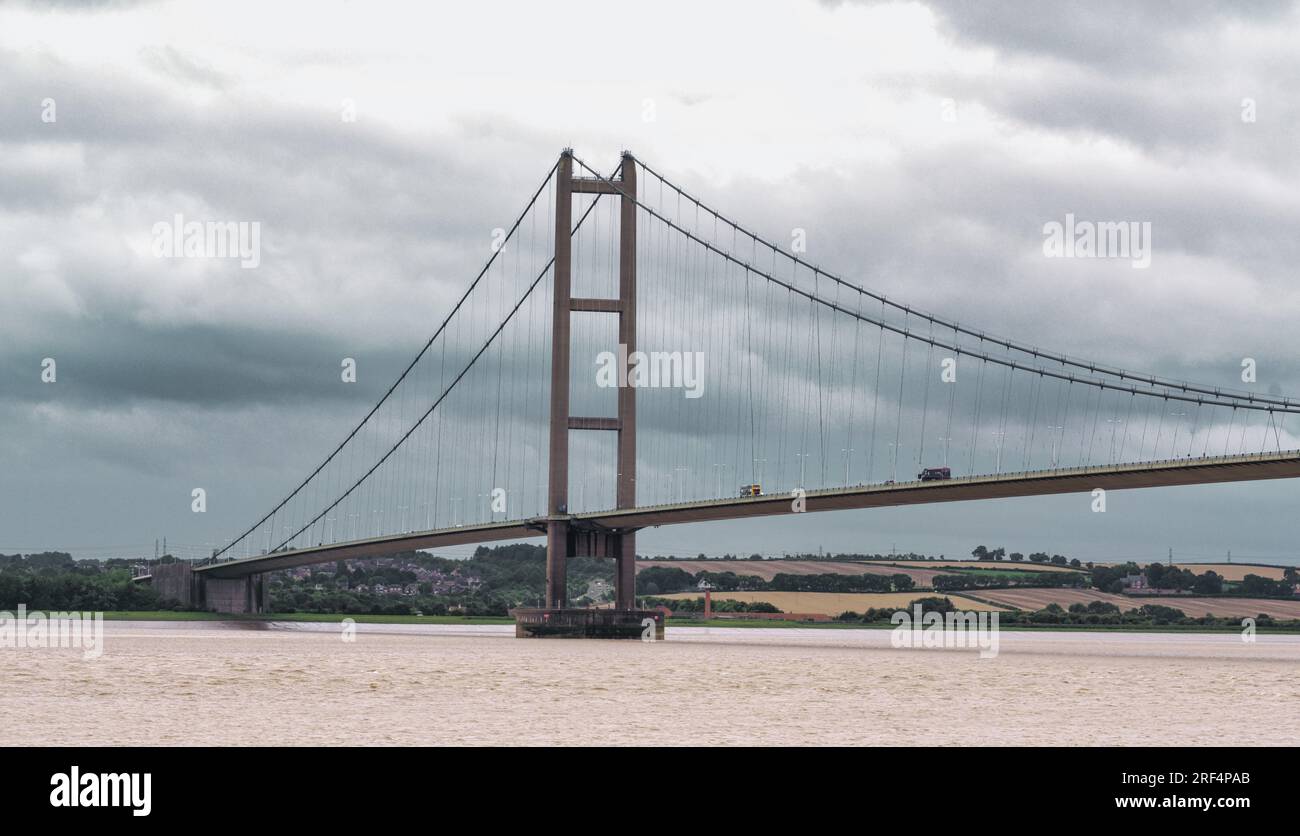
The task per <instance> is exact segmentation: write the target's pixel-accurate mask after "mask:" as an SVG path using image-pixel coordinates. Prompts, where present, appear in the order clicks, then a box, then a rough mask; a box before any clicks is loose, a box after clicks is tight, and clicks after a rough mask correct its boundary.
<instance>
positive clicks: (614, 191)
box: [538, 149, 662, 630]
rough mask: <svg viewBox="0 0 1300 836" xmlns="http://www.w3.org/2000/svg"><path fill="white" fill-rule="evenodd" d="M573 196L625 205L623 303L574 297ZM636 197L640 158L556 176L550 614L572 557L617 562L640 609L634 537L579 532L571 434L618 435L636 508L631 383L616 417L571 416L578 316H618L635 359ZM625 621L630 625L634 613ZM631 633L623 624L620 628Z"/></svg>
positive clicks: (621, 487)
mask: <svg viewBox="0 0 1300 836" xmlns="http://www.w3.org/2000/svg"><path fill="white" fill-rule="evenodd" d="M574 192H581V193H588V194H598V195H610V196H613V197H614V198H615V199H618V200H620V224H619V266H618V273H619V275H618V298H617V299H574V298H573V294H572V275H571V270H572V246H573V242H572V233H573V194H574ZM636 194H637V185H636V160H634V159H633V158H632V155H631V154H626V153H625V154H624V155H623V162H622V167H621V169H620V172H619V178H618V180H617V181H615V182H609V181H606V180H603V179H601V178H593V177H574V175H573V154H572V152H571V151H570V150H569V149H565V150H564V152H563V153H562V154H561V155H560V162H559V166H558V167H557V169H556V173H555V263H554V266H553V268H552V277H553V279H554V287H555V291H554V294H553V296H554V299H553V302H554V309H553V311H552V333H551V406H550V443H549V470H550V473H549V485H548V490H547V503H546V504H547V517H548V519H547V521H546V609H547V610H562V609H564V608H565V607H566V606H567V605H568V590H567V581H568V579H567V577H566V575H567V571H566V563H565V561H567V560H568V558H569V557H570V556H571V555H590V556H594V557H608V558H613V559H614V560H615V562H616V570H615V573H614V599H615V609H617V610H624V611H631V610H633V609H634V608H635V606H636V535H635V533H633V532H623V531H592V530H588V529H581V530H577V529H575V528H574V525H573V524H572V523H571V522H570V518H569V515H570V513H571V512H570V510H569V431H570V430H596V431H611V430H612V431H614V432H616V433H617V450H618V453H617V459H618V460H617V473H616V498H615V504H616V506H617V507H618V508H634V507H636V389H635V388H634V387H632V386H629V385H626V383H625V384H624V385H623V386H621V387H620V388H619V390H618V417H617V418H614V419H611V418H608V417H582V416H573V415H570V414H569V384H570V359H571V358H570V351H571V345H570V331H571V315H572V313H573V312H574V311H594V312H603V313H612V314H616V315H617V316H618V338H619V343H620V344H621V346H622V349H621V350H620V352H619V356H631V355H632V354H633V353H634V352H635V351H636V210H637V206H636ZM629 371H630V370H629ZM539 612H540V611H539ZM556 615H557V617H558V616H559V615H561V614H559V613H557V614H556ZM626 615H627V618H628V619H630V618H631V615H632V613H630V612H628V613H626ZM538 617H539V618H541V616H538ZM548 618H549V616H548ZM543 620H545V619H543ZM625 620H626V619H625ZM584 623H585V622H584ZM631 623H632V621H628V624H631ZM626 627H627V625H621V626H620V630H621V629H623V628H626ZM660 629H661V630H662V626H661V627H660Z"/></svg>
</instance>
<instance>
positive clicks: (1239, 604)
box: [954, 589, 1300, 618]
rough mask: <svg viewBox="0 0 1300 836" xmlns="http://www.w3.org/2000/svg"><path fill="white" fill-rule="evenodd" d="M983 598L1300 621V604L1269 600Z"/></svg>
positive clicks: (1031, 593)
mask: <svg viewBox="0 0 1300 836" xmlns="http://www.w3.org/2000/svg"><path fill="white" fill-rule="evenodd" d="M979 597H980V598H983V599H985V600H987V601H993V602H994V603H997V604H1001V605H1003V606H1006V607H1010V608H1013V609H1019V610H1041V609H1042V608H1043V607H1045V606H1047V605H1048V604H1059V605H1060V606H1062V607H1065V608H1066V609H1069V607H1070V605H1071V604H1088V603H1091V602H1093V601H1105V602H1107V603H1110V604H1114V605H1115V606H1117V607H1119V608H1120V609H1121V610H1135V609H1137V608H1138V607H1141V606H1142V605H1143V604H1158V605H1160V606H1162V607H1173V608H1174V609H1177V610H1182V611H1183V613H1184V614H1186V615H1188V616H1190V617H1192V618H1200V617H1201V616H1203V615H1205V614H1207V613H1209V614H1212V615H1216V616H1219V617H1222V618H1245V617H1246V616H1254V615H1260V614H1261V613H1262V614H1264V615H1269V616H1272V617H1273V618H1300V601H1274V600H1271V599H1267V598H1201V597H1190V596H1189V597H1183V596H1175V595H1150V596H1138V595H1111V594H1110V593H1107V592H1099V591H1097V590H1095V589H982V590H980V591H979ZM954 603H956V602H955V601H954Z"/></svg>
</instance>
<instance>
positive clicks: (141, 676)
mask: <svg viewBox="0 0 1300 836" xmlns="http://www.w3.org/2000/svg"><path fill="white" fill-rule="evenodd" d="M513 631H514V628H513V627H511V626H454V625H427V626H426V625H410V626H406V625H367V624H361V625H357V628H356V634H355V636H354V640H353V641H350V642H349V641H344V640H343V638H342V631H341V630H340V628H339V626H338V625H337V624H324V623H321V624H303V623H271V624H252V623H231V622H106V623H105V625H104V632H105V637H104V653H103V655H102V656H100V657H99V658H96V659H86V658H84V654H83V653H82V651H80V650H75V649H31V648H24V649H16V648H5V649H0V681H2V682H3V686H0V688H2V690H0V717H3V718H4V721H3V723H2V724H0V744H4V745H9V746H27V745H87V744H109V745H119V744H137V745H141V744H142V745H157V744H161V745H182V744H201V745H248V744H271V745H277V744H308V745H312V744H379V745H385V744H391V745H398V744H401V745H406V744H506V745H513V744H536V745H569V744H668V745H683V746H701V745H717V744H794V745H801V744H813V745H820V744H889V745H899V744H1012V745H1019V744H1023V745H1033V744H1066V745H1074V744H1130V745H1134V744H1158V745H1168V744H1180V743H1181V744H1195V745H1229V744H1244V745H1268V744H1281V745H1291V746H1294V745H1297V744H1300V637H1293V636H1264V635H1260V636H1257V637H1256V641H1254V642H1253V643H1245V642H1243V641H1242V640H1241V638H1240V637H1239V636H1237V635H1235V634H1231V635H1222V634H1218V635H1210V634H1157V633H1134V634H1123V633H1041V632H1019V633H1017V632H1012V631H1003V632H1002V633H1001V634H1000V641H999V653H998V655H997V656H996V657H995V658H980V656H979V653H978V652H977V651H976V650H966V649H901V648H893V647H891V646H890V632H889V631H887V630H826V629H792V628H772V629H764V628H689V627H677V628H674V627H669V628H668V636H667V640H666V641H663V642H658V643H643V642H639V641H575V640H537V639H531V640H530V639H515V638H514V637H513Z"/></svg>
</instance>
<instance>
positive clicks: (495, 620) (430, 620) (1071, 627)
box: [104, 610, 1300, 636]
mask: <svg viewBox="0 0 1300 836" xmlns="http://www.w3.org/2000/svg"><path fill="white" fill-rule="evenodd" d="M345 618H351V619H352V620H353V621H355V622H356V623H357V624H459V625H466V626H470V625H488V624H511V625H512V624H514V623H515V620H514V619H513V618H509V617H501V616H462V615H356V614H348V613H266V614H262V615H231V614H226V613H212V612H175V611H170V610H159V611H148V612H122V611H115V612H105V613H104V620H105V621H240V622H250V621H251V622H266V623H269V622H274V621H287V622H295V621H297V622H339V621H342V620H343V619H345ZM673 627H718V628H727V627H739V628H761V627H771V628H776V629H791V628H802V629H814V630H892V629H894V627H893V625H891V624H884V623H881V624H863V623H862V622H854V621H819V622H812V621H776V620H766V619H742V618H714V619H712V620H709V621H705V620H704V619H696V618H671V619H669V620H668V623H667V629H669V630H671V629H672V628H673ZM1002 629H1003V630H1005V631H1007V632H1022V631H1023V632H1033V633H1081V632H1083V633H1087V632H1094V633H1097V632H1101V633H1228V634H1237V633H1240V632H1241V629H1240V628H1238V627H1210V626H1202V625H1199V624H1193V625H1178V624H1167V625H1158V626H1157V625H1149V626H1148V625H1130V624H1041V625H1040V624H1027V623H1016V624H1009V625H1007V626H1005V627H1003V628H1002ZM1255 629H1256V632H1257V633H1259V634H1270V635H1282V636H1285V635H1300V632H1298V631H1297V630H1295V629H1290V630H1288V629H1280V628H1277V627H1269V626H1266V625H1259V626H1257V627H1256V628H1255Z"/></svg>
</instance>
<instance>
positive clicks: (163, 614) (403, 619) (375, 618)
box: [104, 610, 515, 624]
mask: <svg viewBox="0 0 1300 836" xmlns="http://www.w3.org/2000/svg"><path fill="white" fill-rule="evenodd" d="M345 618H350V619H352V620H353V621H355V622H357V623H358V624H514V623H515V620H514V619H513V618H508V617H497V616H467V615H349V614H347V613H312V612H291V613H266V614H263V615H236V614H232V613H215V612H174V611H171V610H152V611H145V612H129V611H116V612H106V613H104V620H105V621H324V622H330V623H337V622H339V621H342V620H343V619H345Z"/></svg>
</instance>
